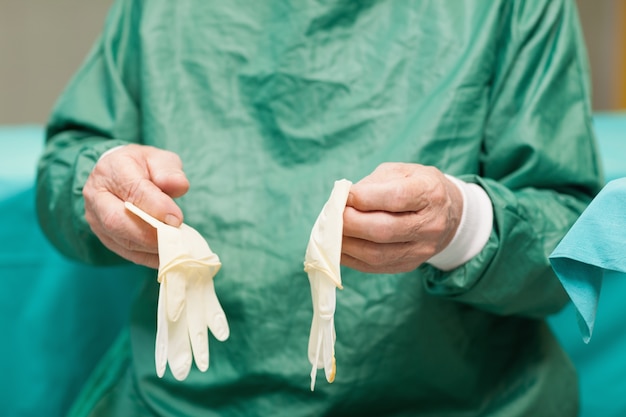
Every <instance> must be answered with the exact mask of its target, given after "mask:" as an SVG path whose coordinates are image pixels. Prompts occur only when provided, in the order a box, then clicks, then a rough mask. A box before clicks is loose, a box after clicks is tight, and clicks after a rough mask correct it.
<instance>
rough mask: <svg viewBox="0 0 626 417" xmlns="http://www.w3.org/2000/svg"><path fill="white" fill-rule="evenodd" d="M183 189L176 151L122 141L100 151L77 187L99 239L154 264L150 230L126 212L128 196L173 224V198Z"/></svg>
mask: <svg viewBox="0 0 626 417" xmlns="http://www.w3.org/2000/svg"><path fill="white" fill-rule="evenodd" d="M188 189H189V181H188V180H187V177H186V176H185V174H184V172H183V170H182V162H181V160H180V158H179V157H178V155H176V154H174V153H172V152H169V151H164V150H161V149H157V148H154V147H151V146H143V145H126V146H123V147H122V148H120V149H116V150H115V151H113V152H111V153H109V154H107V155H104V156H103V157H102V158H100V160H99V161H98V163H97V164H96V166H95V167H94V169H93V171H92V172H91V174H90V176H89V178H88V179H87V182H86V183H85V186H84V188H83V197H84V198H85V219H86V220H87V222H88V223H89V225H90V226H91V229H92V230H93V232H94V233H95V234H96V236H98V238H99V239H100V240H101V241H102V243H103V244H104V245H105V246H106V247H107V248H109V249H110V250H112V251H113V252H115V253H117V254H118V255H120V256H122V257H123V258H126V259H128V260H130V261H132V262H134V263H137V264H140V265H145V266H148V267H151V268H155V269H156V268H158V266H159V256H158V246H157V235H156V230H155V229H154V228H153V227H151V226H149V225H148V224H146V223H145V222H143V221H142V220H140V219H139V218H137V217H136V216H133V215H130V214H129V213H128V212H127V211H126V209H125V208H124V202H125V201H130V202H131V203H133V204H134V205H136V206H137V207H140V208H141V209H143V210H144V211H146V212H147V213H149V214H150V215H152V216H153V217H155V218H157V219H159V220H161V221H162V222H164V223H166V224H169V225H171V226H174V227H178V226H180V224H181V223H182V222H183V214H182V211H181V210H180V208H179V207H178V206H177V205H176V203H175V202H174V200H173V198H176V197H180V196H182V195H183V194H185V193H186V192H187V190H188Z"/></svg>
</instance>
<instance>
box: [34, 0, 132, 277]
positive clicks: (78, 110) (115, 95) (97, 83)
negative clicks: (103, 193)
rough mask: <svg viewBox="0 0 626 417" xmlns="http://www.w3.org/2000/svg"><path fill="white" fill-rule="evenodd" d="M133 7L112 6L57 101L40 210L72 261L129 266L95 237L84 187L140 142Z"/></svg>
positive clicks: (40, 172)
mask: <svg viewBox="0 0 626 417" xmlns="http://www.w3.org/2000/svg"><path fill="white" fill-rule="evenodd" d="M132 9H133V6H132V4H131V3H130V2H117V3H115V4H114V5H113V7H112V8H111V10H110V12H109V15H108V17H107V21H106V25H105V28H104V30H103V32H102V34H101V36H100V37H99V39H98V40H97V41H96V43H95V45H94V46H93V48H92V50H91V51H90V53H89V55H88V56H87V58H86V60H85V62H84V63H83V65H82V66H81V68H80V69H79V71H78V72H77V73H76V74H75V75H74V77H73V78H72V80H70V83H69V85H68V86H67V87H66V89H65V91H64V92H63V94H62V95H61V97H60V98H59V100H58V101H57V103H56V104H55V107H54V109H53V111H52V115H51V117H50V120H49V123H48V126H47V129H46V146H45V149H44V152H43V154H42V156H41V158H40V160H39V164H38V167H37V184H36V187H37V197H36V207H37V216H38V221H39V223H40V225H41V228H42V230H43V232H44V234H45V235H46V236H47V238H48V239H49V240H50V241H51V242H52V244H53V245H54V246H55V247H56V248H57V249H58V250H59V251H60V252H61V253H62V254H64V255H65V256H67V257H69V258H72V259H76V260H80V261H84V262H87V263H90V264H103V265H110V264H119V263H123V262H126V261H124V260H123V259H122V258H121V257H118V256H117V255H115V254H114V253H112V252H111V251H109V250H108V249H106V248H105V247H104V245H102V243H100V241H99V239H98V238H97V237H96V236H95V235H94V234H93V233H92V231H91V229H90V227H89V225H88V223H87V222H86V221H85V215H84V212H85V208H84V200H83V196H82V188H83V185H84V184H85V182H86V181H87V178H88V176H89V174H90V172H91V170H92V169H93V166H94V165H95V163H96V161H97V160H98V158H99V157H100V155H102V154H103V153H104V152H105V151H107V150H108V149H111V148H113V147H115V146H119V145H123V144H127V143H133V142H134V143H136V142H139V140H140V124H139V113H138V99H137V97H138V96H139V91H138V89H139V78H138V65H137V62H136V59H137V58H136V57H137V55H138V54H137V50H136V49H137V40H136V39H135V38H134V37H133V30H132V28H133V27H134V25H135V24H136V22H135V20H136V17H135V15H134V14H133V12H132Z"/></svg>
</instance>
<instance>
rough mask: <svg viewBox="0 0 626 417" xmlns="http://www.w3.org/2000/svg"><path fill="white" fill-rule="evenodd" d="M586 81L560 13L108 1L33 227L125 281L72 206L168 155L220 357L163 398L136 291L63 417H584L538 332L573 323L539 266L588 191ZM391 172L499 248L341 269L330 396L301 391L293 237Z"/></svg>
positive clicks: (171, 383)
mask: <svg viewBox="0 0 626 417" xmlns="http://www.w3.org/2000/svg"><path fill="white" fill-rule="evenodd" d="M587 82H588V81H587V64H586V57H585V51H584V49H583V44H582V41H581V34H580V28H579V25H578V21H577V15H576V11H575V7H574V5H573V4H572V2H568V1H564V0H563V1H555V0H537V1H509V0H502V1H482V0H474V1H465V2H456V1H406V2H393V1H360V2H354V1H348V0H345V1H343V0H336V1H312V0H307V1H303V0H291V1H289V0H272V1H262V2H250V1H230V2H221V1H206V0H205V1H189V0H187V1H176V2H173V1H156V0H155V1H145V2H144V1H138V0H137V1H132V0H127V1H117V2H116V3H115V4H114V6H113V8H112V10H111V12H110V15H109V16H108V19H107V22H106V26H105V28H104V31H103V34H102V36H101V38H100V39H99V41H98V43H97V44H96V45H95V47H94V49H93V50H92V52H91V54H90V56H89V57H88V59H87V61H86V62H85V64H84V65H83V67H82V68H81V69H80V71H79V72H78V73H77V75H76V76H75V77H74V78H73V80H72V82H71V83H70V85H69V86H68V88H67V90H66V91H65V93H64V94H63V95H62V97H61V98H60V100H59V101H58V102H57V105H56V107H55V110H54V113H53V115H52V118H51V121H50V124H49V126H48V144H47V151H46V153H45V154H44V156H43V157H42V159H41V163H40V166H39V174H38V200H37V204H38V213H39V218H40V222H41V224H42V227H43V229H44V231H45V232H46V234H47V236H48V237H49V238H50V239H51V241H52V242H53V243H54V244H55V245H56V246H57V247H58V248H59V250H61V251H62V252H63V253H65V254H66V255H68V256H70V257H73V258H78V259H81V260H83V261H86V262H89V263H94V264H112V263H117V262H122V260H121V259H119V258H118V257H117V256H116V255H114V254H112V253H110V252H108V251H107V250H106V249H105V248H104V247H103V246H102V245H101V244H100V243H99V242H98V241H97V239H96V237H95V236H94V235H93V234H92V233H91V231H90V229H89V227H88V225H87V223H86V222H85V220H84V216H83V213H84V203H83V200H82V196H81V189H82V186H83V184H84V183H85V180H86V178H87V176H88V174H89V172H90V170H91V169H92V167H93V165H94V164H95V161H96V160H97V158H98V157H99V156H100V155H101V154H102V153H103V152H104V151H105V150H107V149H109V148H111V147H113V146H117V145H120V144H124V143H143V144H148V145H153V146H156V147H160V148H163V149H169V150H171V151H174V152H176V153H177V154H179V155H180V157H181V158H182V161H183V164H184V169H185V171H186V173H187V176H188V178H189V180H190V183H191V188H190V191H189V193H188V194H187V195H185V196H183V197H182V198H180V199H178V202H179V204H180V206H181V207H182V210H183V212H184V214H185V222H186V223H188V224H189V225H191V226H192V227H194V228H196V229H197V230H199V231H200V232H201V233H202V234H203V235H204V236H205V237H206V239H207V240H208V241H209V244H210V245H211V248H212V249H213V250H214V251H215V252H216V253H217V254H218V255H219V256H220V259H221V260H222V263H223V267H222V270H221V271H220V272H219V274H218V276H217V277H216V280H215V285H216V291H217V293H218V296H219V298H220V301H221V302H222V306H223V307H224V310H225V312H226V315H227V317H228V320H229V324H230V326H231V337H230V339H229V340H228V341H226V342H224V343H219V342H217V341H211V343H210V349H211V365H210V367H209V370H208V371H207V372H206V373H200V372H198V371H197V370H195V369H192V373H191V374H190V376H189V377H188V379H187V380H186V381H184V382H178V381H176V380H174V379H173V377H172V376H171V374H170V373H169V372H168V373H166V375H165V378H164V379H158V378H157V376H156V372H155V369H154V358H153V352H154V350H153V349H154V336H155V314H156V300H157V285H158V284H157V282H156V274H155V272H154V271H148V270H146V274H150V275H151V276H153V279H152V280H150V284H149V285H147V286H146V287H145V289H144V291H143V292H142V293H141V295H140V296H139V298H138V299H137V301H136V304H135V306H134V315H133V319H132V323H130V325H129V337H128V339H123V340H120V341H119V343H118V344H116V345H115V347H114V348H113V351H112V352H111V354H110V355H108V356H107V358H105V362H104V363H103V365H102V367H101V368H100V371H99V372H98V373H96V375H94V379H93V380H92V383H91V384H90V385H89V387H88V388H87V389H86V390H85V392H84V395H83V396H82V397H81V398H80V399H79V401H78V403H77V405H76V408H75V413H74V415H75V416H83V415H92V416H111V415H119V416H127V415H133V416H154V415H159V416H197V415H202V416H270V415H271V416H289V417H297V416H321V415H327V416H353V415H359V416H366V415H385V416H438V417H446V416H473V415H481V416H507V417H510V416H530V415H533V416H535V415H536V416H552V415H558V416H573V415H576V412H577V408H578V400H577V381H576V375H575V371H574V369H573V367H572V365H571V363H570V361H569V359H568V358H567V357H566V355H565V354H564V353H563V351H562V350H561V348H560V347H559V345H558V344H557V342H556V341H555V339H554V337H553V336H552V334H551V333H550V331H549V330H548V328H547V326H546V324H545V322H544V320H543V319H544V318H545V316H546V315H548V314H550V313H553V312H555V311H557V310H559V309H560V308H561V307H562V306H563V304H564V303H565V301H566V296H565V293H564V291H563V289H562V288H561V286H560V285H559V282H558V280H557V279H556V277H555V276H554V274H553V272H552V270H551V268H550V265H549V262H548V258H547V256H548V254H549V253H550V252H551V251H552V249H553V248H554V247H555V246H556V244H557V242H558V241H559V239H560V238H561V237H562V236H563V234H564V233H565V232H566V230H567V229H568V228H569V227H570V226H571V225H572V223H573V222H574V220H575V219H576V217H577V216H578V215H579V213H580V212H581V211H582V210H583V209H584V207H585V206H586V204H587V203H588V202H589V200H590V198H591V197H592V196H593V195H594V194H595V193H596V192H597V191H598V190H599V189H600V184H601V172H600V171H601V170H600V167H599V165H598V161H597V155H596V145H595V143H594V139H593V133H592V130H591V113H590V106H589V98H588V97H589V96H588V85H587ZM386 161H395V162H416V163H421V164H425V165H435V166H437V167H439V168H440V169H441V170H443V171H444V172H446V173H448V174H452V175H456V176H459V177H460V178H462V179H464V180H466V181H472V182H476V183H478V184H480V185H481V186H483V187H484V188H485V189H486V191H487V193H488V194H489V196H490V198H491V199H492V201H493V205H494V214H495V220H494V230H493V233H492V236H491V238H490V240H489V242H488V243H487V245H486V247H485V248H484V250H483V251H482V252H481V253H480V254H479V255H478V256H476V257H475V258H474V259H472V260H471V261H470V262H468V263H467V264H465V265H463V266H461V267H459V268H457V269H455V270H453V271H450V272H446V273H444V272H442V271H439V270H436V269H435V268H433V267H430V266H427V265H425V266H422V267H420V268H419V269H418V270H416V271H413V272H409V273H403V274H394V275H373V274H363V273H359V272H357V271H354V270H350V269H347V268H344V270H343V271H342V278H343V283H344V286H345V289H344V290H343V291H340V292H339V293H338V294H337V312H336V316H335V323H336V330H337V345H336V358H337V378H336V380H335V382H334V383H333V384H327V383H326V382H325V381H324V380H323V379H322V378H323V376H320V379H319V380H318V381H317V384H316V390H315V392H311V391H310V389H309V370H310V365H309V363H308V361H307V355H306V348H307V340H308V331H309V325H310V320H311V315H312V307H311V298H310V292H309V285H308V281H307V277H306V273H305V272H304V271H303V268H302V261H303V258H304V253H305V248H306V244H307V241H308V235H309V233H310V230H311V227H312V226H313V223H314V221H315V218H316V217H317V215H318V213H319V210H320V209H321V207H322V206H323V204H324V202H325V200H326V198H327V197H328V195H329V192H330V190H331V188H332V185H333V181H334V180H336V179H339V178H347V179H349V180H351V181H353V182H356V181H358V180H359V179H360V178H362V177H364V176H365V175H367V174H369V173H370V172H371V171H372V170H373V169H374V168H375V167H376V166H377V165H378V164H380V163H382V162H386ZM90 413H91V414H90Z"/></svg>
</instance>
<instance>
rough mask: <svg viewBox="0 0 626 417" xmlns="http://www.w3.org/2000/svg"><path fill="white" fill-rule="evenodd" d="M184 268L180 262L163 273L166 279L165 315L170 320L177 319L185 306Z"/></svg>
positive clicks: (185, 285)
mask: <svg viewBox="0 0 626 417" xmlns="http://www.w3.org/2000/svg"><path fill="white" fill-rule="evenodd" d="M186 272H187V271H186V268H185V266H184V264H181V265H179V266H177V267H175V268H172V269H170V270H169V271H167V272H166V273H165V278H164V280H167V316H168V319H169V320H170V321H178V320H179V319H180V317H181V313H182V311H183V307H184V306H185V296H186V287H187V284H186V279H185V273H186Z"/></svg>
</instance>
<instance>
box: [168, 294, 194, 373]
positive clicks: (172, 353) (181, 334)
mask: <svg viewBox="0 0 626 417" xmlns="http://www.w3.org/2000/svg"><path fill="white" fill-rule="evenodd" d="M168 295H169V294H168ZM183 310H185V308H184V307H183ZM168 336H169V337H168V344H167V361H168V362H169V364H170V369H171V370H172V374H173V375H174V378H176V379H177V380H179V381H182V380H184V379H185V378H187V375H188V374H189V370H190V369H191V361H192V358H191V345H190V343H189V331H188V327H187V314H186V312H185V311H183V313H182V314H181V315H180V317H179V319H178V320H177V321H172V320H168Z"/></svg>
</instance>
